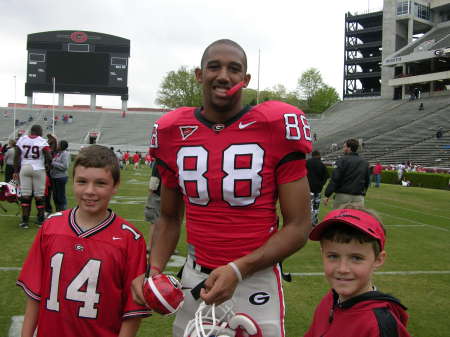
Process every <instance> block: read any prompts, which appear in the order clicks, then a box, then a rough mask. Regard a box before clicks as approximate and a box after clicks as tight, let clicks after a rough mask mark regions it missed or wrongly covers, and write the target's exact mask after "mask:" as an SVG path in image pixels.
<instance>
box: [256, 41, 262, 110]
mask: <svg viewBox="0 0 450 337" xmlns="http://www.w3.org/2000/svg"><path fill="white" fill-rule="evenodd" d="M260 61H261V49H258V89H257V90H256V104H259V70H260Z"/></svg>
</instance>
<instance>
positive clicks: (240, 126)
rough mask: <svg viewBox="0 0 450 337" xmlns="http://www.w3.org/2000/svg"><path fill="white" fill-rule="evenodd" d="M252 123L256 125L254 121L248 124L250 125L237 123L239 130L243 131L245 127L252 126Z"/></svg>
mask: <svg viewBox="0 0 450 337" xmlns="http://www.w3.org/2000/svg"><path fill="white" fill-rule="evenodd" d="M253 123H256V121H253V122H250V123H246V124H243V123H242V122H240V123H239V129H245V128H246V127H247V126H250V125H252V124H253Z"/></svg>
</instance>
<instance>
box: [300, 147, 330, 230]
mask: <svg viewBox="0 0 450 337" xmlns="http://www.w3.org/2000/svg"><path fill="white" fill-rule="evenodd" d="M306 168H307V170H308V181H309V189H310V194H311V218H312V225H313V226H315V225H317V224H318V222H319V207H320V193H321V192H322V189H323V186H324V185H325V183H326V182H327V179H328V177H329V174H328V170H327V168H326V166H325V165H324V164H323V162H322V159H321V158H320V152H319V151H317V150H315V151H313V152H312V157H311V158H310V159H308V160H307V161H306Z"/></svg>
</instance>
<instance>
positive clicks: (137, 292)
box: [131, 274, 146, 305]
mask: <svg viewBox="0 0 450 337" xmlns="http://www.w3.org/2000/svg"><path fill="white" fill-rule="evenodd" d="M144 277H145V274H141V275H139V276H138V277H136V278H135V279H134V280H133V281H132V282H131V295H132V296H133V300H134V301H135V302H136V303H137V304H139V305H146V304H145V300H144V294H143V293H142V285H143V284H144Z"/></svg>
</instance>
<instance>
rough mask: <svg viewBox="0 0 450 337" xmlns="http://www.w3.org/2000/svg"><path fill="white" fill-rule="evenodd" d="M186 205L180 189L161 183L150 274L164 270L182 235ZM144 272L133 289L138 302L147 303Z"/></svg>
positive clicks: (135, 281) (135, 280) (134, 282)
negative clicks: (182, 221)
mask: <svg viewBox="0 0 450 337" xmlns="http://www.w3.org/2000/svg"><path fill="white" fill-rule="evenodd" d="M183 212H184V207H183V199H182V196H181V193H180V192H179V191H178V189H172V188H167V187H166V186H165V185H164V184H162V185H161V214H160V217H159V219H158V220H157V221H156V222H155V224H154V229H153V235H152V244H151V255H150V265H151V266H152V269H151V270H150V275H155V274H158V273H159V272H160V271H162V270H164V268H165V266H166V264H167V262H168V261H169V259H170V256H171V255H172V253H173V252H174V251H175V248H176V246H177V243H178V239H179V237H180V230H181V219H182V217H183ZM143 280H144V274H142V275H140V276H138V277H137V278H135V279H134V280H133V282H132V286H131V290H132V295H133V299H134V300H135V302H136V303H139V304H145V301H144V297H143V295H142V283H143Z"/></svg>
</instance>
